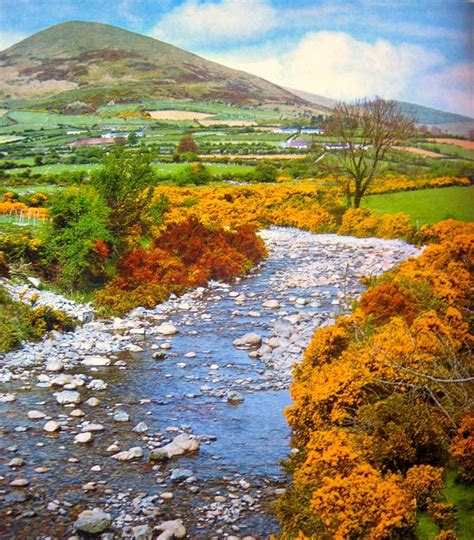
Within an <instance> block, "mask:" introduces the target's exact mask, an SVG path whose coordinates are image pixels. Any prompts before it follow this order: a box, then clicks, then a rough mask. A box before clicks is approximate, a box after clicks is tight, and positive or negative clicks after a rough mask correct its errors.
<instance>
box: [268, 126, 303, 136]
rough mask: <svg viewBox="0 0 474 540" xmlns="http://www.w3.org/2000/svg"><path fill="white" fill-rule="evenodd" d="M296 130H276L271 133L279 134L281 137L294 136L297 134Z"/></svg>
mask: <svg viewBox="0 0 474 540" xmlns="http://www.w3.org/2000/svg"><path fill="white" fill-rule="evenodd" d="M298 131H299V129H298V128H292V127H290V128H277V129H274V130H273V131H272V133H280V134H283V135H294V134H295V133H298Z"/></svg>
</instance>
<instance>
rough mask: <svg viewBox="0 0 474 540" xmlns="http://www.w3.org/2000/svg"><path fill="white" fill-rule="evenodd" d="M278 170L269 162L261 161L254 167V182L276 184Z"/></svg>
mask: <svg viewBox="0 0 474 540" xmlns="http://www.w3.org/2000/svg"><path fill="white" fill-rule="evenodd" d="M277 175H278V169H277V168H276V167H275V165H273V163H270V162H269V161H262V162H260V163H259V164H258V165H257V166H256V167H255V171H254V173H253V178H254V180H255V182H264V183H269V182H276V179H277Z"/></svg>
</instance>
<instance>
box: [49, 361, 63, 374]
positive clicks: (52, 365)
mask: <svg viewBox="0 0 474 540" xmlns="http://www.w3.org/2000/svg"><path fill="white" fill-rule="evenodd" d="M45 369H46V371H53V372H58V371H62V370H63V369H64V364H63V363H62V362H61V361H60V360H51V361H50V362H48V363H47V364H46V368H45Z"/></svg>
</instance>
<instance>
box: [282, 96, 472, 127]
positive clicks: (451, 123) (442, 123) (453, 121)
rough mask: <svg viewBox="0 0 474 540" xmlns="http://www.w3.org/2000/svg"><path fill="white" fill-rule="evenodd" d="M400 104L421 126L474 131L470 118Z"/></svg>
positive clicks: (319, 101) (324, 102) (322, 100)
mask: <svg viewBox="0 0 474 540" xmlns="http://www.w3.org/2000/svg"><path fill="white" fill-rule="evenodd" d="M286 89H287V90H288V91H289V92H291V93H293V94H295V95H296V96H299V97H300V98H302V99H304V100H305V101H309V102H310V103H313V104H314V105H316V106H321V107H328V108H331V107H334V105H335V104H336V103H337V101H336V100H335V99H331V98H328V97H324V96H319V95H317V94H311V93H310V92H303V91H302V90H295V89H293V88H286ZM398 103H399V106H400V110H401V111H403V112H405V113H410V114H413V115H414V116H415V117H416V118H417V120H418V123H419V124H425V125H427V126H430V127H431V126H433V127H439V128H440V129H441V130H443V131H448V132H450V133H454V134H457V135H467V134H468V133H469V131H470V130H473V129H474V119H472V118H469V117H468V116H463V115H461V114H455V113H449V112H445V111H440V110H438V109H433V108H430V107H424V106H423V105H415V104H414V103H407V102H406V101H399V102H398Z"/></svg>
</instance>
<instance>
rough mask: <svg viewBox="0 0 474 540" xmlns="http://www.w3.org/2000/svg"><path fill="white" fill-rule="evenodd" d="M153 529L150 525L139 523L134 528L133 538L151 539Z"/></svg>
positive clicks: (140, 539)
mask: <svg viewBox="0 0 474 540" xmlns="http://www.w3.org/2000/svg"><path fill="white" fill-rule="evenodd" d="M152 537H153V529H152V528H151V527H150V526H149V525H137V526H136V527H133V528H132V540H151V539H152Z"/></svg>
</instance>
